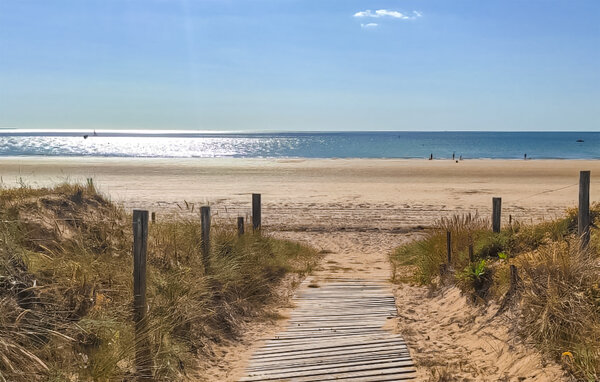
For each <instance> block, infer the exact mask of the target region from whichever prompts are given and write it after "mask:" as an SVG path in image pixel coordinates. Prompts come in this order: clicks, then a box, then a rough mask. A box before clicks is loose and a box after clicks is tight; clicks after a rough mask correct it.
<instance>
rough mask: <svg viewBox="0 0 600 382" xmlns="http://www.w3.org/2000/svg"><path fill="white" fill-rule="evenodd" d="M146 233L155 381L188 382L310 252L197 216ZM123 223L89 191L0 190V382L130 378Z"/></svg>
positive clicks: (309, 261)
mask: <svg viewBox="0 0 600 382" xmlns="http://www.w3.org/2000/svg"><path fill="white" fill-rule="evenodd" d="M186 216H188V217H186V218H181V217H174V218H172V219H169V220H165V221H159V222H157V223H155V224H151V226H150V228H149V237H148V276H147V277H148V281H147V284H148V292H147V293H148V304H149V310H148V334H149V337H150V340H151V341H150V342H151V355H152V359H153V365H154V367H153V374H154V375H155V378H156V380H164V381H176V380H185V379H186V378H188V377H193V376H194V374H195V372H196V369H197V365H198V359H200V360H201V359H206V358H210V357H214V354H212V349H213V346H214V345H215V344H220V343H226V342H227V341H232V340H235V339H236V338H238V337H239V335H240V332H241V330H242V329H243V327H244V325H246V323H247V322H248V321H249V320H252V319H256V318H258V317H260V315H261V314H262V313H263V309H264V307H265V306H266V304H268V303H269V301H271V299H272V298H273V296H274V288H276V287H277V285H278V284H279V282H280V281H281V280H282V279H283V278H284V277H286V275H293V274H295V275H300V276H302V275H303V274H306V273H308V272H310V271H311V269H312V267H313V266H314V265H315V264H316V261H317V260H318V254H317V252H316V251H314V250H313V249H311V248H307V247H304V246H301V245H299V244H295V243H291V242H288V241H282V240H277V239H274V238H271V237H269V236H268V235H266V234H264V233H262V234H252V233H250V234H246V235H244V236H242V237H238V236H237V234H236V232H235V231H234V230H233V227H229V226H218V225H217V226H215V227H214V228H213V230H212V232H211V236H212V237H211V242H212V245H211V253H210V263H211V267H210V272H206V271H205V269H204V267H203V263H202V257H201V253H200V239H199V238H200V223H199V219H195V218H190V217H189V214H187V215H186ZM131 231H132V226H131V216H130V215H129V214H128V213H127V212H126V211H124V210H122V209H121V208H119V207H118V206H116V205H114V204H113V203H111V202H110V201H108V200H107V199H106V198H104V197H103V196H101V195H100V194H98V193H97V192H96V190H95V188H94V185H93V183H91V182H90V183H88V184H86V185H76V184H63V185H60V186H57V187H55V188H49V189H46V188H43V189H34V188H29V187H26V186H23V187H20V188H15V189H2V190H0V381H88V380H89V381H116V380H118V381H121V380H133V378H134V371H135V368H134V348H135V347H134V344H135V341H134V328H133V322H132V299H133V296H132V254H131V251H132V232H131Z"/></svg>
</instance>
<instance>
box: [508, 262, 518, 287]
mask: <svg viewBox="0 0 600 382" xmlns="http://www.w3.org/2000/svg"><path fill="white" fill-rule="evenodd" d="M518 286H519V274H518V273H517V267H516V266H515V265H513V264H511V265H510V290H511V291H515V290H516V289H517V287H518Z"/></svg>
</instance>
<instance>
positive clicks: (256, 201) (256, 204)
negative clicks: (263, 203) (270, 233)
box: [252, 194, 261, 231]
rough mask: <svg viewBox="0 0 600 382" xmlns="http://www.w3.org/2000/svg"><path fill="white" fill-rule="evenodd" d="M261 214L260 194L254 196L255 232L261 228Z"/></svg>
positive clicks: (253, 217) (253, 224)
mask: <svg viewBox="0 0 600 382" xmlns="http://www.w3.org/2000/svg"><path fill="white" fill-rule="evenodd" d="M260 214H261V210H260V194H252V229H253V230H255V231H256V230H259V229H260V226H261V222H260V218H261V216H260Z"/></svg>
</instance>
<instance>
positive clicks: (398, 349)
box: [240, 278, 415, 382]
mask: <svg viewBox="0 0 600 382" xmlns="http://www.w3.org/2000/svg"><path fill="white" fill-rule="evenodd" d="M319 284H320V287H319V288H306V285H304V288H302V289H301V291H300V292H299V293H298V294H297V295H296V296H295V297H294V299H293V302H294V304H295V306H296V308H295V310H294V311H293V312H292V314H291V317H290V320H289V321H288V327H287V329H286V330H284V331H283V332H281V333H279V334H278V335H276V336H275V337H274V338H272V339H269V340H267V341H266V342H265V344H264V345H263V347H261V348H260V349H259V350H258V351H256V352H255V354H254V355H253V357H252V359H251V361H250V364H249V366H248V368H247V375H246V377H244V378H242V379H241V380H240V381H242V382H254V381H282V380H285V381H295V382H304V381H306V382H308V381H357V382H358V381H364V382H373V381H380V382H383V381H398V380H409V379H414V377H415V369H414V364H413V362H412V360H411V358H410V353H409V351H408V348H407V346H406V344H405V342H404V340H403V339H402V336H400V335H398V334H393V333H390V332H389V331H386V330H385V329H384V328H383V327H384V325H385V324H386V322H388V320H389V319H390V318H394V317H397V310H396V305H395V302H394V297H393V296H392V295H391V294H390V293H389V292H388V290H387V289H386V287H385V285H384V284H382V283H381V282H379V281H372V280H357V279H343V278H328V279H327V280H321V281H319Z"/></svg>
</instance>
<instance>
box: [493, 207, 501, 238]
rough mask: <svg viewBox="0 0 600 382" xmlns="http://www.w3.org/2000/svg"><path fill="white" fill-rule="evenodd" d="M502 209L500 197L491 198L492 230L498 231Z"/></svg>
mask: <svg viewBox="0 0 600 382" xmlns="http://www.w3.org/2000/svg"><path fill="white" fill-rule="evenodd" d="M501 211H502V198H492V231H494V232H495V233H498V232H500V213H501Z"/></svg>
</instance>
